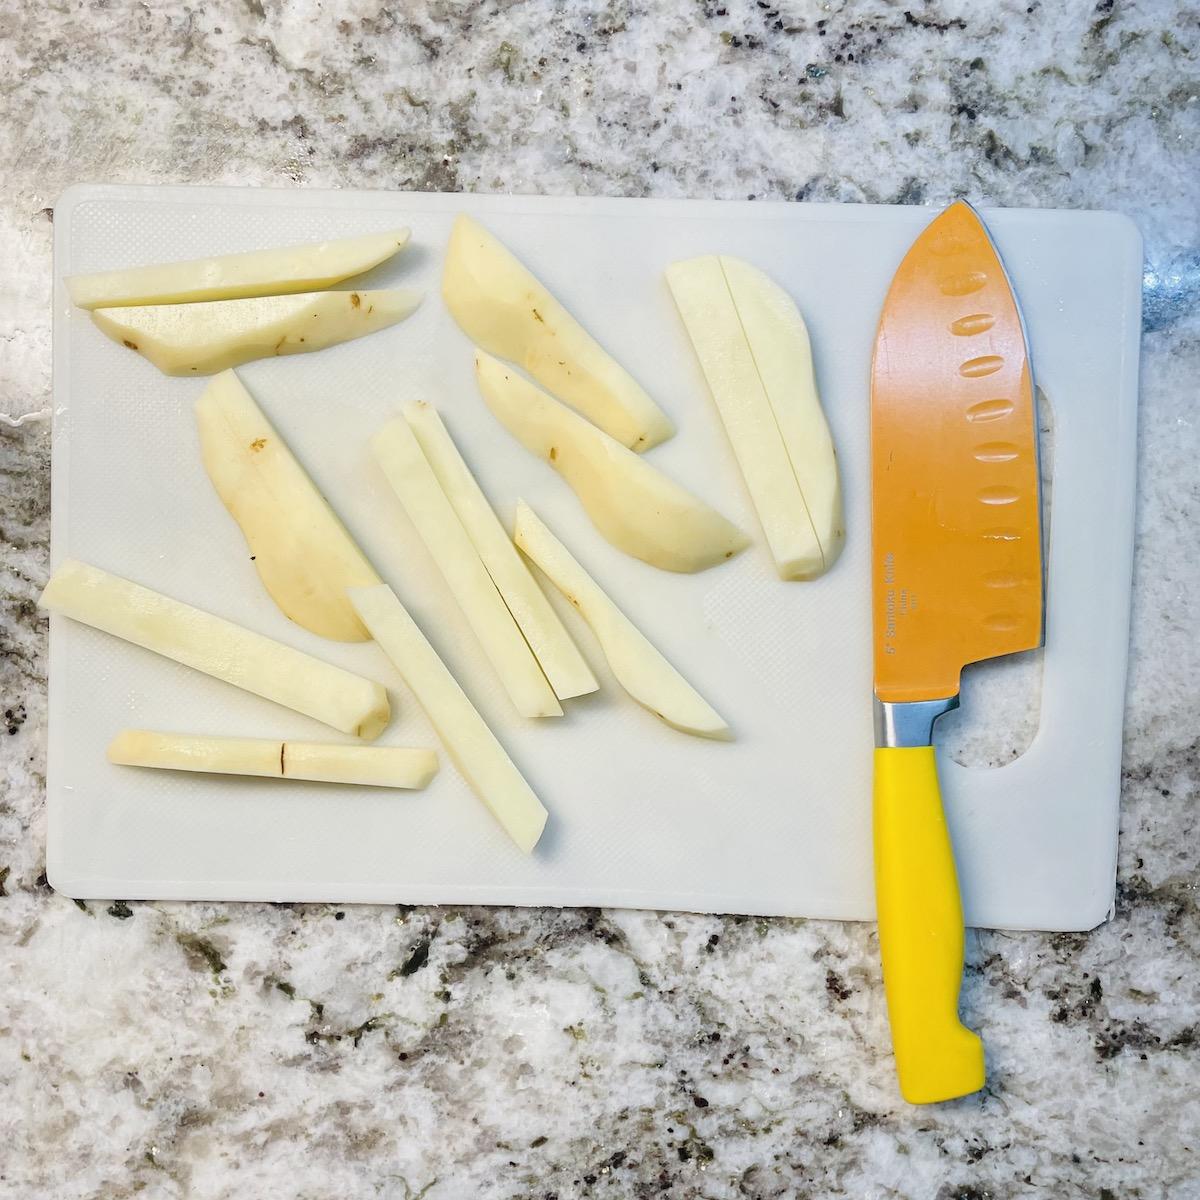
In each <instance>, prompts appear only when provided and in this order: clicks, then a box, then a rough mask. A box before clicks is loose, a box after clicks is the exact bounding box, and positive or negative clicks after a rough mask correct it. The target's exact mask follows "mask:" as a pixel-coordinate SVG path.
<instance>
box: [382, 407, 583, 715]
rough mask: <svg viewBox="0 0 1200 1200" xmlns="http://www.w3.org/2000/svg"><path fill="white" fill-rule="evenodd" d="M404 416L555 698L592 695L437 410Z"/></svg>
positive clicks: (566, 639) (414, 410) (576, 656)
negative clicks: (544, 675)
mask: <svg viewBox="0 0 1200 1200" xmlns="http://www.w3.org/2000/svg"><path fill="white" fill-rule="evenodd" d="M404 416H405V418H406V420H407V421H408V423H409V425H410V426H411V428H412V431H413V433H414V434H416V438H417V441H418V442H419V443H420V445H421V450H422V451H423V453H424V455H425V459H426V461H427V462H428V463H429V465H430V466H431V467H432V468H433V473H434V475H436V476H437V481H438V483H440V484H441V486H442V491H443V492H445V494H446V499H448V500H449V501H450V503H451V505H452V506H453V508H454V511H455V513H456V514H457V515H458V519H459V520H460V521H461V522H462V525H463V528H464V529H465V530H466V531H467V535H468V536H469V537H470V539H471V541H472V542H473V543H474V546H475V549H476V550H477V551H478V552H479V557H480V558H481V559H482V560H483V565H484V566H485V567H486V568H487V570H488V574H489V575H490V576H491V577H492V582H493V583H494V584H495V585H496V588H497V590H498V591H499V592H500V595H501V596H502V597H503V599H504V603H505V604H506V605H507V606H508V611H509V612H510V613H512V615H513V619H514V620H515V621H516V622H517V625H518V626H519V627H520V629H521V632H522V633H523V634H524V635H525V640H526V641H527V642H528V643H529V648H530V649H531V650H532V651H533V653H534V655H535V656H536V658H537V660H538V663H539V664H540V665H541V668H542V670H543V671H544V672H545V674H546V678H547V680H548V681H549V683H550V686H551V687H552V688H553V689H554V694H555V695H556V696H557V697H558V698H559V699H560V700H569V699H570V698H571V697H573V696H583V695H586V694H587V693H588V692H594V691H595V690H596V689H597V688H598V687H599V684H597V682H596V677H595V676H594V675H593V674H592V672H591V670H590V669H589V667H588V665H587V663H586V662H584V660H583V655H582V654H580V653H579V648H578V647H577V646H576V645H575V643H574V642H573V641H572V640H571V635H570V634H569V633H568V632H567V631H566V628H565V627H564V625H563V623H562V622H561V621H560V620H559V619H558V614H557V613H556V612H555V611H554V608H553V606H552V605H551V604H550V601H549V600H547V599H546V595H545V593H544V592H543V591H542V589H541V588H540V587H539V586H538V584H537V580H535V579H534V577H533V575H532V574H530V571H529V568H528V567H527V566H526V565H525V560H524V559H523V558H522V557H521V556H520V555H519V554H518V553H517V551H516V548H515V547H514V546H513V544H512V541H511V539H510V538H509V536H508V534H507V533H506V532H505V531H504V526H503V525H501V524H500V520H499V518H498V517H497V516H496V514H495V513H494V512H493V511H492V506H491V505H490V504H489V503H488V499H487V497H486V496H485V495H484V494H483V489H482V488H481V487H480V486H479V484H478V483H477V482H476V480H475V476H474V475H472V474H471V468H470V467H468V466H467V464H466V462H465V461H464V460H463V457H462V455H461V454H459V452H458V447H457V446H455V444H454V440H453V439H452V438H451V437H450V433H449V431H448V430H447V429H446V426H445V425H444V424H443V423H442V418H441V417H440V416H438V412H437V409H435V408H434V407H433V406H432V405H431V404H427V403H426V402H425V401H423V400H421V401H418V402H417V403H416V404H412V405H409V407H408V408H406V409H405V410H404Z"/></svg>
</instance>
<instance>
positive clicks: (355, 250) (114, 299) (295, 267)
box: [64, 229, 409, 308]
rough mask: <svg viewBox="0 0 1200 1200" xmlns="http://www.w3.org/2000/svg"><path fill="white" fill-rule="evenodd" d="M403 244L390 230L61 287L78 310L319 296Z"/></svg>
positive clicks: (102, 275)
mask: <svg viewBox="0 0 1200 1200" xmlns="http://www.w3.org/2000/svg"><path fill="white" fill-rule="evenodd" d="M408 239H409V231H408V230H407V229H391V230H388V232H387V233H368V234H364V235H363V236H362V237H350V238H337V239H335V240H333V241H328V242H309V243H307V244H306V245H302V246H281V247H278V248H277V249H273V250H251V251H249V252H248V253H246V254H223V255H220V256H218V257H215V258H194V259H190V260H188V261H187V262H171V263H156V264H154V265H153V266H148V267H130V268H128V269H127V270H123V271H99V272H97V273H96V274H94V275H70V276H68V277H67V279H66V280H65V281H64V282H65V283H66V285H67V292H68V293H69V294H70V297H71V302H72V303H73V304H77V305H79V307H80V308H109V307H116V306H118V305H127V304H189V303H192V302H194V301H197V300H239V299H242V298H243V297H245V296H284V295H290V294H291V293H293V292H316V291H320V290H322V289H323V288H327V287H329V286H330V285H331V284H335V283H339V282H341V280H343V279H349V278H350V277H351V276H353V275H361V274H362V273H363V272H364V271H369V270H371V268H372V267H377V266H378V265H379V264H380V263H381V262H384V261H386V260H387V259H389V258H391V257H392V255H393V254H397V253H399V251H401V250H403V249H404V247H405V246H406V245H407V244H408Z"/></svg>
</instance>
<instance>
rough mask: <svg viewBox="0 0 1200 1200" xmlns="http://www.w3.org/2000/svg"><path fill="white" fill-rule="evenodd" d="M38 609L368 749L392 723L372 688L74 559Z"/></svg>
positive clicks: (382, 695)
mask: <svg viewBox="0 0 1200 1200" xmlns="http://www.w3.org/2000/svg"><path fill="white" fill-rule="evenodd" d="M38 603H39V604H41V606H42V607H43V608H46V609H49V610H50V611H51V612H57V613H62V614H63V615H64V616H67V617H70V618H71V619H72V620H73V621H80V622H82V623H83V624H84V625H91V626H92V628H93V629H101V630H103V631H104V632H105V633H111V634H113V635H114V636H115V637H119V638H124V639H125V640H126V641H127V642H133V643H134V645H137V646H144V647H145V648H146V649H147V650H153V651H154V652H155V653H156V654H161V655H163V656H164V657H166V658H171V659H174V660H175V662H177V663H182V664H183V665H184V666H185V667H192V668H193V669H194V670H197V671H203V672H204V673H205V674H206V675H212V676H213V677H214V678H216V679H222V680H224V681H225V682H226V683H232V684H233V685H234V687H240V688H244V689H245V690H246V691H248V692H253V693H254V694H255V695H256V696H262V697H263V698H264V699H266V700H273V701H274V702H275V703H276V704H282V705H283V706H284V707H285V708H291V709H294V710H295V711H296V712H299V713H304V714H305V715H306V716H309V717H314V718H316V720H318V721H324V722H325V724H326V725H331V726H333V728H334V729H340V730H341V731H342V732H343V733H352V734H354V735H355V736H357V737H361V738H365V739H366V740H368V741H370V740H371V739H372V738H376V737H378V736H379V734H380V733H382V732H383V728H384V726H385V725H387V723H388V718H389V717H390V715H391V711H390V708H389V706H388V698H387V693H386V692H385V691H384V690H383V687H382V685H381V684H378V683H376V682H374V680H371V679H364V678H363V677H362V676H361V675H354V674H352V673H351V672H350V671H344V670H342V668H341V667H335V666H333V665H332V664H330V663H326V662H322V661H321V660H320V659H319V658H313V657H312V656H311V655H308V654H305V653H303V651H300V650H295V649H293V648H292V647H291V646H285V645H284V644H283V643H282V642H276V641H273V640H272V639H271V638H269V637H264V636H263V635H262V634H261V633H252V632H251V631H250V630H249V629H243V628H242V626H240V625H235V624H234V623H233V622H232V621H226V620H224V619H223V618H222V617H216V616H213V614H212V613H207V612H204V611H203V610H201V609H199V608H193V607H192V606H191V605H190V604H184V603H183V602H182V601H180V600H172V599H171V598H170V597H169V596H163V595H161V594H160V593H158V592H153V591H151V590H150V589H149V588H144V587H141V586H140V585H139V584H136V583H131V582H130V581H129V580H128V579H122V578H121V577H120V576H119V575H110V574H109V573H108V572H107V571H101V570H100V569H99V568H98V567H91V566H88V565H87V564H86V563H81V562H76V561H75V560H74V559H68V560H67V561H66V562H64V563H62V564H61V565H60V566H59V568H58V570H56V571H55V572H54V574H53V575H51V576H50V582H49V583H48V584H46V590H45V591H44V592H42V596H41V599H40V600H39V602H38Z"/></svg>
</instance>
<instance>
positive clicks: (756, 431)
mask: <svg viewBox="0 0 1200 1200" xmlns="http://www.w3.org/2000/svg"><path fill="white" fill-rule="evenodd" d="M667 282H668V283H669V284H670V287H671V292H672V294H673V295H674V297H675V303H676V305H677V306H678V308H679V312H680V315H681V316H682V317H683V321H684V324H685V325H686V327H687V331H688V334H689V336H690V338H691V341H692V345H693V346H694V347H695V350H696V356H697V358H698V359H699V360H700V366H701V368H702V369H703V371H704V376H705V378H706V380H707V381H708V386H709V390H710V391H711V392H712V396H713V400H714V401H715V403H716V406H717V411H718V412H719V413H720V416H721V421H722V423H723V424H724V426H725V431H726V433H727V434H728V436H729V441H730V443H731V445H732V446H733V452H734V455H735V457H736V458H737V461H738V465H739V467H740V468H741V471H742V476H743V478H744V479H745V482H746V487H747V490H748V491H749V493H750V498H751V500H752V501H753V503H754V508H755V511H756V512H757V514H758V519H759V521H760V523H761V524H762V528H763V533H764V535H765V537H766V539H767V545H768V546H769V548H770V551H771V556H772V558H773V559H774V560H775V567H776V570H777V571H778V572H779V575H780V576H781V577H782V578H784V579H812V578H815V577H816V576H818V575H820V574H822V573H823V572H824V571H827V570H828V569H829V567H831V566H832V565H833V562H834V560H835V559H836V558H837V556H838V554H839V553H840V552H841V546H842V542H843V540H844V532H843V528H842V516H841V486H840V483H839V480H838V468H837V460H836V458H835V457H834V454H833V445H832V442H831V440H830V437H829V428H828V426H827V425H826V423H825V417H824V414H823V413H822V412H821V407H820V403H819V401H818V400H817V395H816V384H815V382H814V378H813V369H812V355H811V352H810V349H809V343H808V333H807V330H806V329H805V327H804V322H803V320H802V318H801V317H800V314H799V312H798V311H797V310H796V307H795V305H794V304H793V303H792V301H791V299H790V298H789V297H788V296H787V295H786V293H784V292H782V291H781V290H780V289H779V288H778V287H776V285H775V284H773V283H772V282H771V281H770V280H769V279H767V277H766V276H765V275H763V274H762V273H761V272H759V271H757V270H755V268H753V267H751V266H749V265H748V264H746V263H743V262H741V261H740V260H738V259H734V258H717V257H716V256H715V255H710V256H708V257H705V258H694V259H690V260H688V261H687V262H679V263H675V264H673V265H672V266H671V267H669V268H668V269H667Z"/></svg>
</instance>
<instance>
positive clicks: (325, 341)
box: [92, 288, 421, 375]
mask: <svg viewBox="0 0 1200 1200" xmlns="http://www.w3.org/2000/svg"><path fill="white" fill-rule="evenodd" d="M420 302H421V294H420V292H414V291H409V290H405V289H399V288H395V289H391V290H388V291H378V292H305V293H303V294H301V295H298V296H256V297H253V298H252V299H249V300H210V301H204V302H201V303H198V304H151V305H142V306H138V307H130V308H96V309H93V310H92V320H93V321H94V322H95V323H96V325H97V327H98V328H99V329H101V330H103V331H104V333H106V334H107V335H108V336H109V337H110V338H112V340H113V341H114V342H120V343H121V345H122V346H127V347H128V348H129V349H130V350H136V351H137V352H138V353H139V354H141V355H142V356H143V357H144V358H148V359H149V360H150V361H151V362H152V363H153V364H154V365H155V366H156V367H157V368H158V369H159V370H160V371H163V372H164V373H166V374H167V375H213V374H215V373H216V372H217V371H224V370H225V369H226V368H227V367H237V366H240V365H241V364H242V363H246V362H251V361H252V360H253V359H256V358H271V357H274V356H278V355H283V354H308V353H310V352H311V351H313V350H324V349H325V347H326V346H336V345H337V344H338V343H339V342H348V341H351V340H353V339H354V338H360V337H365V336H366V335H367V334H368V333H375V332H377V331H378V330H380V329H386V328H387V327H388V326H389V325H395V324H396V323H397V322H398V321H403V320H404V318H405V317H407V316H408V315H409V314H410V313H411V312H412V311H413V310H414V309H415V308H416V307H417V305H418V304H419V303H420Z"/></svg>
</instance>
